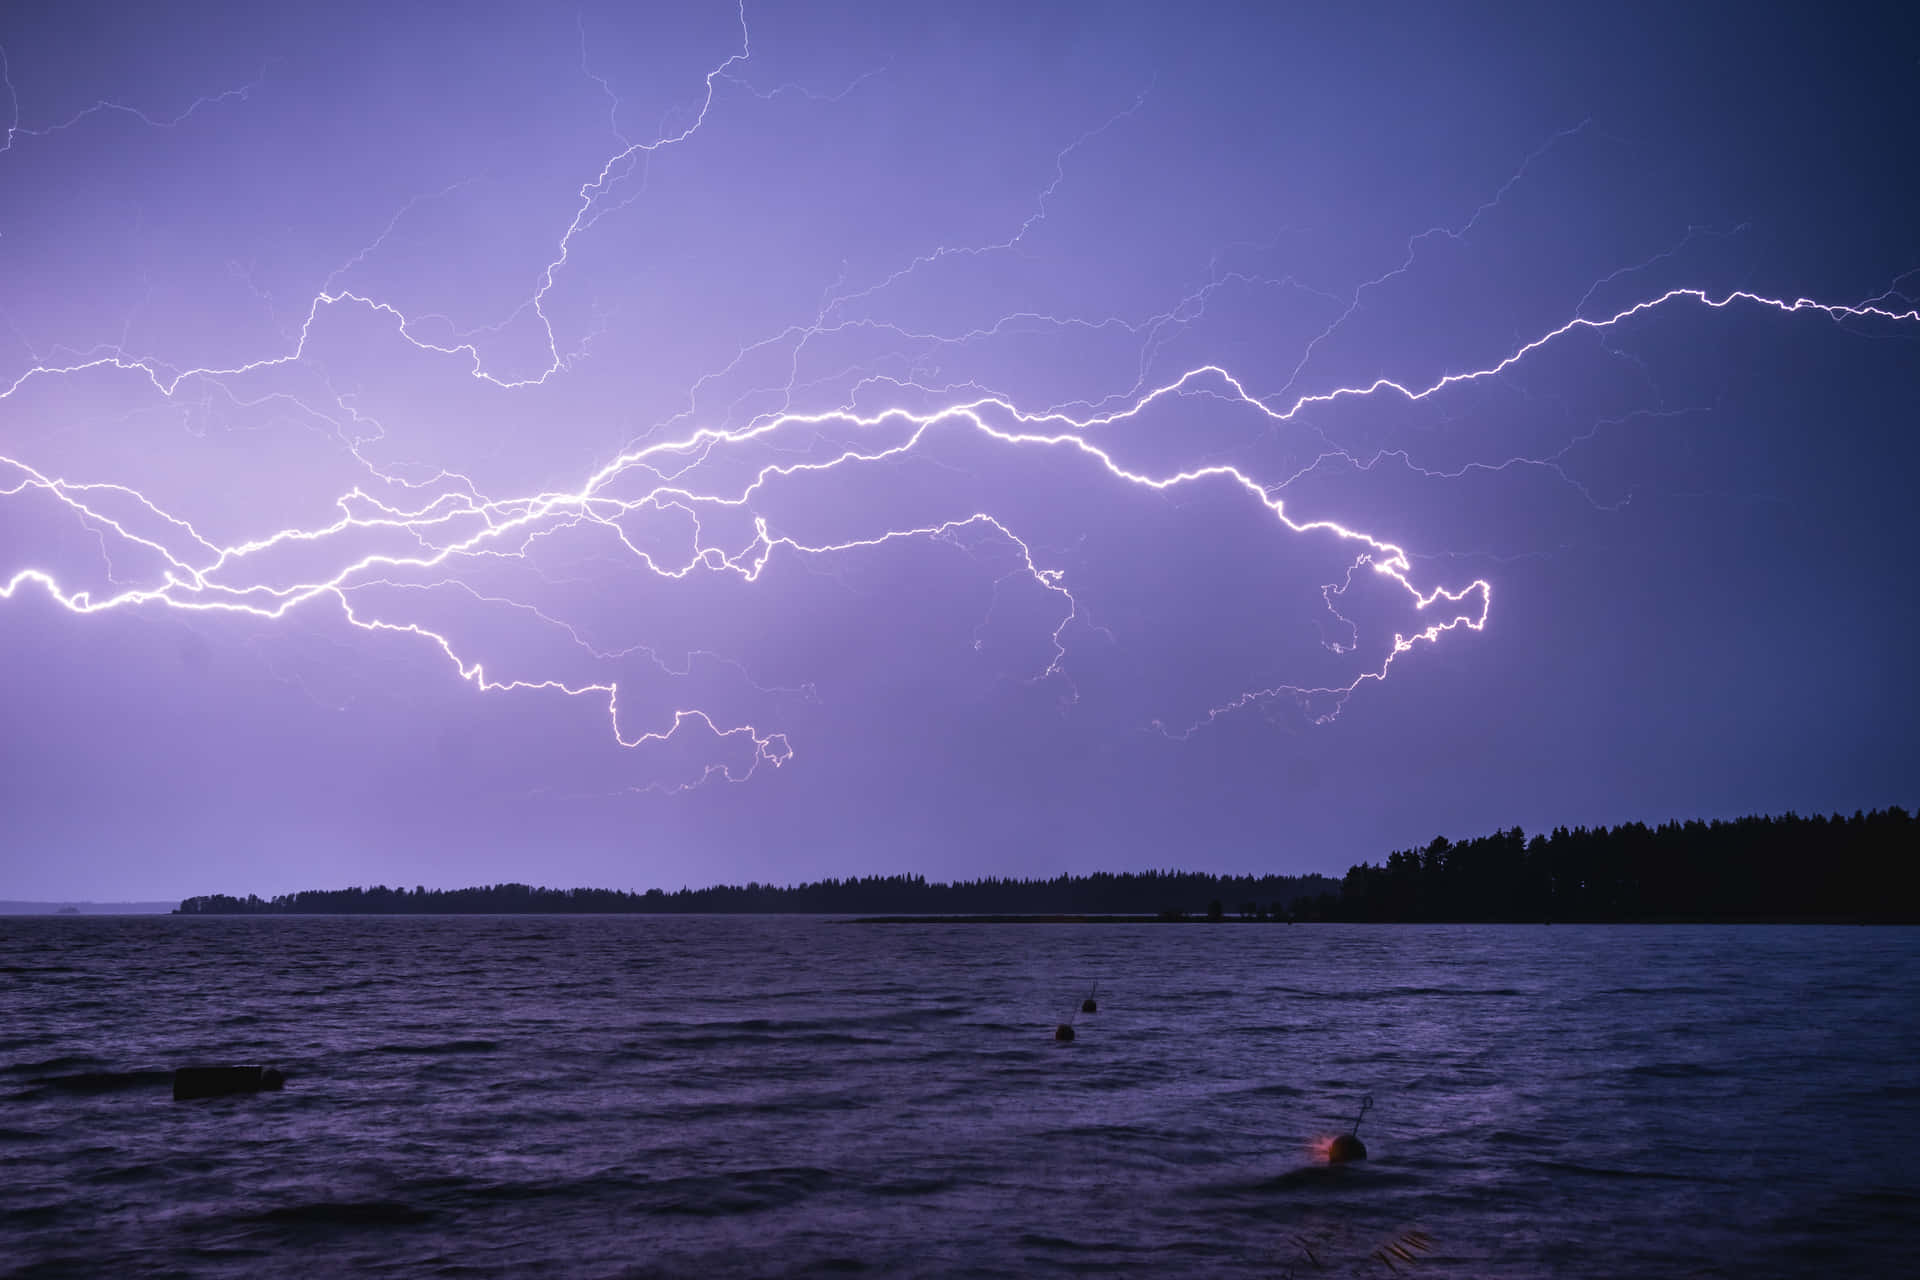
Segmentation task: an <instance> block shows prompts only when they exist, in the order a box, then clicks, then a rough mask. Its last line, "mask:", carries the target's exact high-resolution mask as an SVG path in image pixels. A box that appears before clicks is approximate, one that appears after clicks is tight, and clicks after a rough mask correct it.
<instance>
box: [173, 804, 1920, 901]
mask: <svg viewBox="0 0 1920 1280" xmlns="http://www.w3.org/2000/svg"><path fill="white" fill-rule="evenodd" d="M1917 827H1920V820H1916V818H1915V817H1914V816H1912V815H1910V814H1908V813H1907V812H1906V811H1905V810H1904V809H1900V808H1897V807H1896V808H1892V809H1886V810H1875V811H1874V812H1872V813H1855V814H1854V815H1853V816H1852V817H1851V818H1842V817H1840V816H1838V815H1835V816H1834V817H1832V818H1822V817H1813V818H1802V817H1800V816H1798V815H1796V814H1791V813H1789V814H1786V815H1784V816H1782V817H1777V818H1768V817H1754V818H1740V819H1736V820H1735V821H1732V822H1718V821H1716V822H1711V823H1708V822H1688V823H1678V822H1671V823H1667V824H1666V825H1664V826H1659V827H1648V826H1646V825H1645V824H1643V823H1637V822H1636V823H1628V824H1626V825H1624V826H1618V827H1597V828H1593V829H1591V830H1590V829H1588V828H1586V827H1576V828H1574V829H1573V830H1571V831H1570V830H1568V829H1567V828H1565V827H1561V828H1558V829H1557V830H1555V831H1554V832H1553V833H1552V834H1551V835H1536V836H1534V837H1533V838H1532V839H1528V838H1527V837H1526V835H1525V833H1524V832H1522V831H1521V830H1520V828H1518V827H1514V828H1512V829H1511V830H1508V831H1501V832H1496V833H1494V834H1493V835H1488V836H1481V837H1479V838H1478V839H1473V840H1465V841H1461V842H1459V843H1457V844H1455V843H1451V842H1449V841H1447V840H1446V839H1444V838H1436V839H1435V840H1434V841H1433V843H1431V844H1429V845H1428V846H1427V847H1426V848H1425V849H1417V850H1416V849H1407V850H1402V851H1400V852H1398V853H1395V854H1392V855H1391V856H1389V857H1388V858H1387V860H1386V862H1385V863H1384V864H1383V865H1381V866H1374V865H1373V864H1372V863H1370V862H1363V863H1361V864H1360V865H1358V866H1356V867H1354V868H1352V869H1351V870H1349V871H1348V872H1347V874H1346V878H1345V879H1344V880H1340V881H1336V880H1333V879H1331V878H1329V877H1326V876H1320V875H1305V876H1277V875H1270V876H1214V875H1207V874H1204V873H1201V872H1187V871H1146V872H1122V873H1117V874H1115V873H1108V872H1096V873H1095V874H1092V875H1086V876H1067V875H1062V876H1056V877H1054V878H1053V879H1050V880H1040V879H1035V880H1011V879H999V878H987V879H982V880H967V881H959V882H956V883H953V884H941V883H929V882H928V881H927V880H926V879H925V878H923V877H921V876H916V875H897V876H865V877H861V878H859V879H850V880H818V881H812V882H810V883H806V884H799V885H789V886H785V887H782V886H776V885H763V884H757V883H756V884H748V885H714V886H712V887H710V888H705V889H684V888H683V889H680V890H678V891H677V892H673V893H667V892H663V891H662V890H659V889H649V890H647V891H646V892H645V893H626V892H622V891H620V890H616V889H546V888H534V887H532V886H529V885H524V884H499V885H488V886H483V887H478V888H469V889H427V888H424V887H420V888H415V889H413V890H407V889H389V888H387V887H386V886H384V885H375V886H374V887H373V888H370V889H362V888H358V887H355V888H350V889H308V890H305V891H302V892H300V893H293V894H283V895H280V896H278V897H275V898H271V899H263V898H259V897H253V896H249V897H247V898H245V899H241V898H235V897H232V896H230V895H227V894H209V895H206V896H203V897H196V898H188V899H186V900H185V901H184V902H182V903H181V904H180V907H179V912H178V914H182V915H328V914H350V915H385V914H395V915H399V914H415V913H419V914H487V913H501V914H505V913H520V912H541V913H574V914H580V913H595V912H621V913H699V912H755V913H786V912H797V913H818V914H870V913H878V912H892V913H911V914H918V915H937V914H955V915H957V914H1088V915H1091V914H1103V913H1104V914H1121V913H1138V914H1151V915H1159V916H1173V917H1178V916H1184V915H1186V914H1187V913H1189V912H1191V913H1194V914H1196V915H1198V914H1205V915H1207V916H1209V917H1211V918H1215V919H1219V918H1222V917H1224V916H1226V915H1228V914H1233V915H1236V916H1239V917H1241V918H1265V919H1273V918H1280V917H1283V916H1290V917H1292V918H1296V919H1307V920H1357V921H1540V920H1566V921H1577V920H1585V921H1609V920H1612V921H1625V920H1875V921H1888V922H1920V877H1916V874H1915V871H1914V852H1913V851H1914V850H1915V849H1916V848H1917V847H1920V829H1916V828H1917Z"/></svg>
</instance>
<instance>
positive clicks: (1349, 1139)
mask: <svg viewBox="0 0 1920 1280" xmlns="http://www.w3.org/2000/svg"><path fill="white" fill-rule="evenodd" d="M1372 1107H1373V1095H1372V1094H1368V1095H1367V1096H1366V1097H1364V1098H1362V1099H1360V1114H1359V1115H1357V1116H1355V1117H1354V1118H1353V1128H1351V1129H1349V1130H1348V1131H1347V1132H1345V1133H1343V1134H1341V1135H1340V1136H1339V1137H1337V1138H1335V1139H1334V1140H1333V1141H1332V1142H1331V1143H1330V1144H1328V1146H1327V1163H1328V1164H1347V1163H1348V1162H1350V1161H1354V1160H1365V1159H1366V1158H1367V1144H1366V1143H1364V1142H1362V1141H1360V1122H1361V1121H1362V1120H1365V1119H1366V1118H1367V1112H1368V1111H1369V1110H1371V1109H1372Z"/></svg>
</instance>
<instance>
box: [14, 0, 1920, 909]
mask: <svg viewBox="0 0 1920 1280" xmlns="http://www.w3.org/2000/svg"><path fill="white" fill-rule="evenodd" d="M1190 8H1192V6H1177V5H1155V6H1140V7H1126V6H1119V5H1112V4H1107V3H1098V4H1090V5H1084V6H1057V7H1056V6H1047V7H1042V8H1039V9H1037V10H1036V8H1035V7H1034V6H1030V5H1026V4H1012V5H1007V6H1004V7H1003V8H1001V9H999V10H998V11H992V10H988V9H986V8H983V7H982V6H977V5H958V4H947V5H939V6H924V5H917V4H915V5H902V4H897V3H881V4H875V5H872V6H869V7H864V8H863V7H859V6H848V7H844V8H840V7H833V8H829V7H823V6H819V5H811V4H810V5H805V6H801V5H781V6H772V7H769V6H761V5H749V6H748V7H747V8H746V9H745V11H744V13H742V12H739V11H736V10H735V9H734V8H731V7H729V6H728V5H727V4H725V3H719V4H712V5H684V6H672V7H668V6H657V7H650V6H633V5H612V6H589V7H587V8H584V9H581V10H579V11H577V12H575V11H556V10H554V9H552V7H551V6H546V5H530V6H525V7H523V8H519V9H509V8H505V7H501V8H497V9H494V10H491V11H489V12H487V13H485V15H484V16H479V11H478V10H477V9H476V10H474V11H473V12H472V13H470V14H469V15H468V16H465V17H462V18H460V19H459V20H458V21H455V20H453V19H452V18H451V17H447V18H445V19H441V18H435V17H433V16H431V15H429V14H428V13H426V12H425V11H420V10H414V9H412V8H410V7H407V6H394V5H391V4H381V5H366V6H348V7H345V8H342V7H339V6H327V7H325V8H324V11H322V10H321V9H314V10H312V11H310V12H309V11H304V10H302V11H294V10H288V9H287V8H286V7H285V6H277V5H266V6H262V5H257V4H249V5H236V6H233V7H232V9H231V11H230V12H226V13H220V12H218V11H217V10H216V9H214V8H213V7H211V6H193V7H192V8H191V12H190V15H189V16H182V15H181V14H180V13H172V14H162V13H160V12H158V11H152V12H148V11H142V10H136V9H133V8H129V7H127V6H124V5H118V4H111V5H103V6H99V7H97V8H96V9H94V10H92V11H89V10H88V9H87V8H86V7H85V6H79V5H75V6H43V7H42V11H41V12H40V13H38V14H29V13H27V12H24V11H22V10H19V9H18V7H16V8H15V9H12V10H9V11H8V12H7V14H6V16H5V17H0V48H4V51H5V59H6V62H5V66H6V88H5V92H4V94H0V119H5V120H10V121H11V128H10V129H9V131H8V133H7V136H6V144H5V147H4V150H0V322H3V323H0V595H4V599H0V657H3V658H4V667H3V668H0V670H4V672H5V678H4V679H0V726H4V734H3V735H0V897H95V898H138V897H167V896H179V895H182V894H188V893H198V892H208V891H231V892H239V893H246V892H249V891H251V892H259V893H263V894H266V893H274V892H283V891H287V890H292V889H298V888H303V887H320V886H334V885H341V884H347V883H371V882H374V881H384V882H387V883H404V884H409V885H411V884H414V883H427V884H433V885H460V884H469V883H476V882H484V881H493V880H502V879H517V880H528V881H533V882H537V883H549V884H582V883H585V884H603V885H610V886H618V887H645V886H650V885H663V886H667V887H678V886H679V885H681V884H705V883H710V882H714V881H722V880H727V881H732V880H740V881H744V880H748V879H759V880H772V881H780V882H784V881H788V880H796V879H807V878H814V877H818V876H823V875H848V874H860V873H867V872H894V871H920V872H924V873H926V874H928V875H930V876H935V877H940V878H946V877H951V876H970V875H978V874H988V873H994V874H1028V875H1032V874H1046V875H1050V874H1054V873H1057V872H1059V871H1062V870H1090V869H1094V868H1102V867H1104V868H1110V869H1121V868H1142V867H1149V866H1183V867H1192V868H1199V869H1210V870H1275V871H1305V870H1322V871H1334V872H1337V871H1340V870H1342V869H1344V868H1345V867H1346V866H1347V865H1348V864H1349V863H1350V862H1353V861H1356V860H1358V859H1360V858H1363V857H1378V856H1380V855H1381V854H1383V853H1385V852H1386V851H1388V850H1390V849H1392V848H1396V847H1401V846H1405V845H1408V844H1413V843H1424V842H1425V841H1426V840H1427V839H1429V838H1431V837H1432V836H1433V835H1434V834H1435V833H1442V832H1444V833H1447V834H1450V835H1455V836H1464V835H1472V834H1477V833H1481V832H1484V831H1487V830H1490V829H1492V828H1495V827H1505V826H1510V825H1513V824H1516V823H1517V824H1520V825H1523V826H1525V827H1527V828H1528V829H1530V830H1531V829H1536V828H1550V827H1552V826H1555V825H1557V824H1561V823H1565V824H1568V825H1572V824H1578V823H1588V824H1592V823H1604V822H1618V821H1626V820H1632V819H1642V820H1647V821H1658V820H1663V819H1667V818H1671V817H1711V816H1727V815H1734V814H1739V813H1745V812H1752V811H1780V810H1785V809H1789V808H1792V809H1799V810H1801V811H1809V810H1822V811H1825V810H1834V809H1840V810H1847V811H1851V810H1853V809H1854V808H1856V807H1873V806H1880V805H1887V804H1895V803H1899V804H1907V805H1912V804H1914V803H1915V801H1916V799H1920V796H1916V787H1915V783H1916V776H1915V763H1916V761H1917V760H1920V715H1917V714H1916V713H1920V680H1917V678H1916V675H1915V669H1914V662H1913V656H1912V655H1913V649H1914V640H1913V637H1914V635H1915V634H1916V629H1917V627H1920V616H1916V614H1917V613H1920V611H1917V610H1916V606H1915V603H1914V600H1915V588H1916V585H1920V584H1917V583H1916V572H1915V568H1914V562H1913V559H1912V556H1911V550H1910V549H1911V547H1912V546H1913V545H1914V543H1915V538H1916V534H1920V514H1916V513H1917V512H1920V504H1916V503H1915V502H1914V500H1913V485H1914V479H1913V477H1914V476H1915V475H1916V474H1920V442H1917V441H1916V439H1915V436H1914V432H1913V427H1914V424H1915V423H1916V422H1920V360H1917V359H1916V354H1920V347H1916V340H1920V316H1916V314H1915V311H1914V306H1915V303H1914V300H1913V298H1914V296H1915V295H1916V294H1920V272H1917V270H1916V269H1920V188H1916V183H1915V179H1914V178H1913V176H1912V173H1913V166H1912V163H1911V158H1912V157H1913V156H1914V155H1915V154H1920V116H1916V113H1915V112H1914V111H1913V109H1912V103H1911V99H1912V88H1913V84H1914V76H1915V72H1916V65H1917V63H1916V59H1920V26H1917V25H1916V21H1915V19H1914V18H1913V17H1912V16H1911V15H1910V12H1905V11H1903V9H1904V7H1901V6H1889V7H1887V9H1886V10H1885V11H1884V12H1883V13H1879V14H1875V13H1874V12H1873V11H1872V10H1871V9H1869V8H1866V7H1854V8H1851V9H1849V10H1848V12H1847V14H1846V15H1843V16H1841V17H1836V18H1824V17H1823V18H1815V17H1814V16H1812V10H1811V9H1809V10H1807V11H1806V13H1805V14H1804V15H1802V16H1800V17H1778V16H1769V15H1767V14H1764V13H1762V12H1760V11H1758V10H1755V9H1754V8H1753V7H1752V6H1748V5H1735V6H1729V7H1726V8H1724V9H1721V10H1718V11H1712V10H1708V9H1706V8H1704V7H1698V6H1689V7H1688V11H1687V15H1686V16H1685V17H1683V18H1681V19H1679V20H1678V22H1679V25H1676V20H1675V19H1674V18H1672V16H1671V14H1670V9H1671V6H1666V5H1646V6H1639V7H1634V8H1628V9H1622V8H1621V7H1620V6H1603V7H1597V8H1594V9H1592V10H1591V11H1588V12H1584V13H1576V12H1573V11H1571V10H1569V9H1567V8H1565V7H1563V6H1544V7H1540V8H1539V9H1538V10H1537V11H1535V10H1531V9H1525V8H1522V9H1518V10H1516V9H1515V8H1514V7H1512V6H1492V7H1488V8H1465V7H1458V6H1425V5H1420V6H1414V5H1408V6H1382V7H1376V8H1371V9H1363V10H1355V9H1353V8H1352V7H1349V6H1310V7H1309V6H1244V7H1239V8H1234V9H1229V8H1227V7H1224V6H1222V7H1218V8H1214V7H1207V6H1201V7H1200V9H1201V12H1200V15H1199V16H1197V17H1196V16H1194V15H1193V14H1192V13H1189V12H1186V10H1188V9H1190ZM451 12H452V11H448V13H449V14H450V13H451ZM1909 273H1912V274H1909ZM1693 291H1697V292H1693ZM1730 295H1734V296H1731V297H1730ZM1797 299H1807V300H1811V301H1810V302H1809V303H1808V304H1806V305H1803V306H1801V307H1799V308H1798V309H1794V308H1793V307H1792V306H1791V304H1792V303H1793V302H1794V300H1797ZM1722 303H1724V305H1720V304H1722ZM1814 303H1817V304H1820V305H1818V306H1816V305H1813V304H1814ZM1463 375H1472V376H1463ZM1449 378H1451V379H1454V380H1453V381H1446V382H1443V380H1444V379H1449ZM1381 380H1388V382H1387V383H1382V381H1381ZM1397 637H1400V638H1405V639H1403V640H1401V641H1399V642H1397V640H1396V638H1397ZM1421 637H1426V638H1421Z"/></svg>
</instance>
